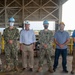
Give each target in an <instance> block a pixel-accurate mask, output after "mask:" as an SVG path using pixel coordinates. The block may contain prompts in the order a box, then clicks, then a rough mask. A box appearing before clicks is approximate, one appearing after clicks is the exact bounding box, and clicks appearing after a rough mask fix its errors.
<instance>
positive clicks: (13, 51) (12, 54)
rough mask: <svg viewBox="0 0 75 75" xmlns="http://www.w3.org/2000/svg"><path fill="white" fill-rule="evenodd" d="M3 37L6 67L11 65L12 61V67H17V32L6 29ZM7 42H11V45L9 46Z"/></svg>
mask: <svg viewBox="0 0 75 75" xmlns="http://www.w3.org/2000/svg"><path fill="white" fill-rule="evenodd" d="M3 37H4V40H5V55H6V65H7V66H8V65H11V62H12V60H13V64H14V66H17V65H18V49H17V39H19V31H18V29H17V28H15V27H14V28H13V29H11V30H10V28H9V27H8V28H6V29H5V30H4V32H3ZM8 40H13V44H9V43H8Z"/></svg>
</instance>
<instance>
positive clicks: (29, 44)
mask: <svg viewBox="0 0 75 75" xmlns="http://www.w3.org/2000/svg"><path fill="white" fill-rule="evenodd" d="M32 44H33V43H31V44H24V43H23V45H26V46H30V45H32Z"/></svg>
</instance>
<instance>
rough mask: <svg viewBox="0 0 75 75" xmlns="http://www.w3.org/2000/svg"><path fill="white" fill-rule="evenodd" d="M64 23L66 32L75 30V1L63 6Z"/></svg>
mask: <svg viewBox="0 0 75 75" xmlns="http://www.w3.org/2000/svg"><path fill="white" fill-rule="evenodd" d="M62 21H63V22H64V23H65V30H74V29H75V0H68V1H67V2H66V3H65V4H63V10H62Z"/></svg>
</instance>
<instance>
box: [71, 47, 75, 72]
mask: <svg viewBox="0 0 75 75" xmlns="http://www.w3.org/2000/svg"><path fill="white" fill-rule="evenodd" d="M72 71H75V47H74V48H73V60H72Z"/></svg>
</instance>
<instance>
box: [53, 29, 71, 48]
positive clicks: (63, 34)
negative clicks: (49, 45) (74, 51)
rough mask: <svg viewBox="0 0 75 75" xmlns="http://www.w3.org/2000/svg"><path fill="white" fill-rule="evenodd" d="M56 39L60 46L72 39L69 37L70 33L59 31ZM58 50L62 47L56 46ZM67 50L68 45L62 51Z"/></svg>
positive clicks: (55, 36)
mask: <svg viewBox="0 0 75 75" xmlns="http://www.w3.org/2000/svg"><path fill="white" fill-rule="evenodd" d="M54 38H55V39H56V41H57V42H58V43H59V44H63V43H65V42H66V41H67V39H69V38H70V36H69V33H68V32H66V31H60V30H58V31H57V32H56V33H55V35H54ZM56 48H58V49H60V47H59V46H58V45H56ZM66 48H67V45H65V46H64V48H62V49H66Z"/></svg>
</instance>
